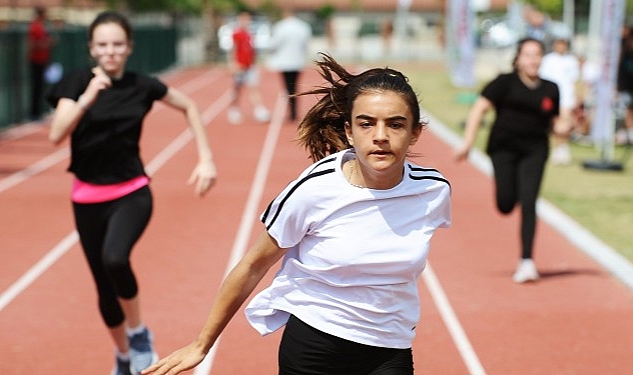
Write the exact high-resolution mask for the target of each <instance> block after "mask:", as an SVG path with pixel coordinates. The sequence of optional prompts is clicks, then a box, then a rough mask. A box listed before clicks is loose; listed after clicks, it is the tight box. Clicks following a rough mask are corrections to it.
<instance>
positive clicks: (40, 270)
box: [0, 89, 232, 312]
mask: <svg viewBox="0 0 633 375" xmlns="http://www.w3.org/2000/svg"><path fill="white" fill-rule="evenodd" d="M231 96H232V90H231V89H229V90H227V91H226V92H225V93H224V94H223V95H222V96H221V97H220V98H219V99H218V100H216V101H215V102H213V103H212V104H211V106H210V107H209V108H207V109H206V110H205V111H204V112H203V114H202V115H201V116H202V123H203V124H205V126H206V124H208V123H209V122H211V121H212V120H213V119H214V118H215V117H216V116H217V115H218V114H219V113H221V112H222V111H223V110H224V109H226V108H227V107H228V105H229V104H230V102H231ZM192 138H193V134H192V133H191V131H190V130H189V128H187V129H186V130H184V131H183V132H182V133H181V134H180V135H179V136H178V137H176V138H175V139H174V140H173V141H172V142H171V143H169V144H168V145H167V147H165V148H164V149H163V150H162V151H161V152H160V153H158V154H157V155H156V156H155V157H154V159H152V161H151V162H150V163H148V164H147V166H146V171H147V173H148V174H149V175H152V174H153V173H155V172H156V171H158V170H159V169H160V168H161V167H162V166H163V165H165V163H166V162H167V161H168V160H169V159H170V158H172V157H173V156H174V155H175V154H176V153H177V152H178V151H179V150H181V149H182V148H183V147H184V146H185V145H186V144H187V142H188V141H189V140H191V139H192ZM56 154H57V153H55V154H53V155H56ZM38 163H39V162H38ZM49 163H50V162H49ZM36 164H37V163H36ZM42 164H45V163H42ZM5 180H6V179H5ZM5 180H2V181H0V184H1V183H3V182H4V181H5ZM78 240H79V237H78V235H77V232H76V231H74V230H73V231H72V232H70V233H69V234H67V235H66V236H65V237H64V239H63V240H62V241H60V243H59V244H57V245H56V246H55V247H54V248H52V249H51V250H49V251H48V252H47V253H46V254H45V255H44V256H43V257H42V258H41V259H40V260H39V261H38V262H37V263H36V264H35V265H33V266H32V267H31V268H30V269H29V270H28V271H27V272H26V273H24V274H23V275H22V277H20V278H19V279H18V280H17V281H16V282H14V283H13V284H11V285H10V286H9V288H8V289H7V290H5V291H4V292H2V294H0V312H1V311H2V310H3V309H4V308H5V307H6V306H7V305H8V304H9V303H11V301H13V300H14V299H15V298H16V297H17V296H18V295H20V293H22V292H23V291H24V290H26V288H28V287H29V285H31V284H32V283H33V282H34V281H35V280H37V278H38V277H40V276H41V275H42V274H44V272H46V270H48V269H49V268H50V267H51V266H52V265H53V264H55V262H56V261H57V260H58V259H59V258H61V256H62V255H64V254H65V253H66V252H67V251H68V250H70V249H71V248H72V247H73V246H74V245H75V244H76V243H77V241H78Z"/></svg>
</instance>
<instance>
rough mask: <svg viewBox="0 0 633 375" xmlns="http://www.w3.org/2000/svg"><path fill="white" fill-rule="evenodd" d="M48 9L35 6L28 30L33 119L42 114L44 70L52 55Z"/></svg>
mask: <svg viewBox="0 0 633 375" xmlns="http://www.w3.org/2000/svg"><path fill="white" fill-rule="evenodd" d="M45 22H46V9H45V8H43V7H36V8H35V18H34V19H33V21H31V24H30V25H29V31H28V48H29V50H28V58H29V69H30V72H31V109H30V111H31V113H30V115H31V119H33V120H37V119H39V118H40V117H41V116H42V111H43V109H42V103H43V98H44V70H45V69H46V67H47V66H48V64H49V62H50V57H51V46H52V39H51V36H50V34H49V33H48V31H47V30H46V25H45Z"/></svg>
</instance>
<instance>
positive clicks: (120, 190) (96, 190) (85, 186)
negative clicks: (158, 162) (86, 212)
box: [71, 176, 149, 203]
mask: <svg viewBox="0 0 633 375" xmlns="http://www.w3.org/2000/svg"><path fill="white" fill-rule="evenodd" d="M148 184H149V177H147V176H138V177H135V178H133V179H131V180H127V181H123V182H119V183H117V184H110V185H95V184H91V183H88V182H84V181H81V180H79V179H76V178H75V180H74V181H73V187H72V194H71V200H72V201H73V202H75V203H100V202H107V201H112V200H115V199H118V198H121V197H123V196H125V195H128V194H130V193H131V192H133V191H135V190H138V189H140V188H142V187H143V186H146V185H148Z"/></svg>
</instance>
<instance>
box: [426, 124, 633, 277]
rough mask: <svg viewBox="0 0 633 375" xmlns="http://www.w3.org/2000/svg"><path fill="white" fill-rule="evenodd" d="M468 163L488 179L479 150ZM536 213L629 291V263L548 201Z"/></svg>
mask: <svg viewBox="0 0 633 375" xmlns="http://www.w3.org/2000/svg"><path fill="white" fill-rule="evenodd" d="M428 117H429V118H430V120H431V121H430V123H429V129H430V130H431V131H432V132H433V133H434V134H435V135H437V136H438V137H439V138H440V139H441V140H442V141H444V142H445V143H447V144H448V145H450V146H452V147H456V146H458V145H459V144H461V137H460V136H458V135H457V134H455V133H454V132H453V131H452V130H450V129H449V128H448V127H447V126H446V125H444V124H443V123H442V122H441V121H439V120H438V119H436V118H435V117H433V116H431V115H428ZM468 160H469V161H470V162H471V164H473V165H474V166H475V168H477V169H479V170H480V171H482V172H483V173H484V174H486V175H487V176H492V163H491V162H490V159H489V158H488V157H487V156H486V155H485V154H484V153H483V152H481V151H479V150H477V149H473V150H472V151H471V153H470V155H469V157H468ZM536 211H537V213H538V216H539V218H540V219H542V220H543V221H545V222H547V224H549V225H550V226H551V227H552V228H554V229H556V230H557V231H558V233H560V234H561V235H562V236H563V237H565V238H566V239H567V240H568V241H569V242H571V243H572V244H573V245H574V246H575V247H576V248H577V249H579V250H580V251H582V252H584V253H585V254H587V255H589V256H590V257H591V258H592V259H593V260H594V261H595V262H596V263H598V264H600V265H602V267H604V268H605V269H606V270H607V271H608V272H610V273H611V274H612V275H613V276H615V277H616V278H617V279H618V280H620V281H621V282H622V283H623V284H624V285H626V286H627V287H628V288H629V289H631V290H633V263H631V261H629V260H628V259H627V258H625V257H624V256H622V254H620V253H619V252H617V251H616V250H615V249H613V248H612V247H610V246H609V245H607V244H606V243H604V242H603V241H602V240H601V239H600V238H598V237H596V236H595V235H594V234H593V233H591V232H590V231H589V230H587V229H586V228H584V227H583V226H582V225H580V224H578V222H576V221H575V220H574V219H572V218H571V217H570V216H569V215H567V214H565V213H564V212H563V211H561V210H560V209H559V208H557V207H556V206H554V205H553V204H551V203H550V202H549V201H547V200H545V199H543V198H539V199H538V201H537V202H536Z"/></svg>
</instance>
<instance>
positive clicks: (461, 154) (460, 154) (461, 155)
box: [454, 145, 470, 161]
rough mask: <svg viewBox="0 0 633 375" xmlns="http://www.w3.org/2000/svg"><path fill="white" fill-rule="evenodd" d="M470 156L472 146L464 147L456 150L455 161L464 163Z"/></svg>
mask: <svg viewBox="0 0 633 375" xmlns="http://www.w3.org/2000/svg"><path fill="white" fill-rule="evenodd" d="M468 154H470V146H468V145H462V146H460V147H458V148H456V149H455V151H454V155H455V160H457V161H462V160H464V159H467V158H468Z"/></svg>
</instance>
